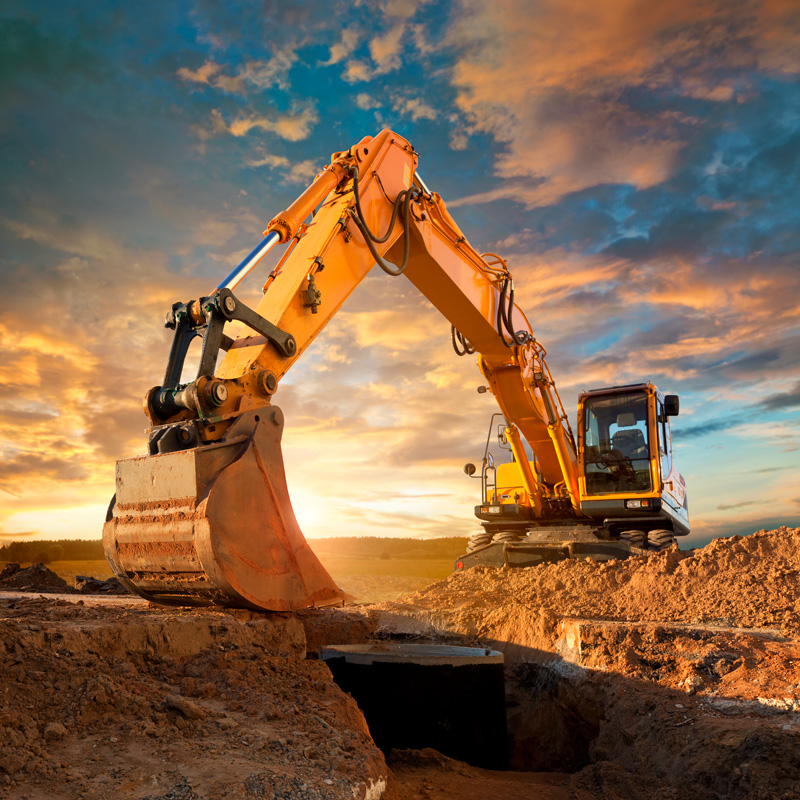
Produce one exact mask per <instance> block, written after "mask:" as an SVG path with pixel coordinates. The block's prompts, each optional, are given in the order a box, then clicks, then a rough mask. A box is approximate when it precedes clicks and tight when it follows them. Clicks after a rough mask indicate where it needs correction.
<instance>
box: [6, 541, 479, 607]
mask: <svg viewBox="0 0 800 800" xmlns="http://www.w3.org/2000/svg"><path fill="white" fill-rule="evenodd" d="M311 546H312V548H313V547H314V542H313V541H312V542H311ZM458 548H459V545H456V548H455V549H456V550H457V549H458ZM462 552H463V550H462ZM317 556H318V557H319V560H320V561H321V562H322V564H323V566H324V567H325V569H327V570H328V572H329V573H330V574H331V577H332V578H333V579H334V580H335V581H336V582H337V583H338V584H339V586H340V587H341V588H342V589H344V591H345V592H347V594H348V595H350V597H351V598H352V599H355V600H357V601H359V602H369V603H377V602H381V601H384V600H394V599H395V598H397V597H399V596H400V595H402V594H406V593H408V592H413V591H416V590H417V589H421V588H423V587H424V586H427V585H428V584H431V583H434V582H435V581H440V580H443V579H444V578H446V577H447V576H448V575H450V574H451V573H452V572H453V563H454V561H455V557H451V556H450V555H449V554H448V555H436V556H431V555H423V556H422V557H419V556H417V557H398V556H391V557H390V558H380V557H379V555H372V554H369V555H356V554H352V553H347V554H338V553H332V552H329V551H326V547H325V546H324V545H323V546H321V547H320V548H319V551H318V552H317ZM5 563H6V562H4V561H0V569H2V567H3V566H4V565H5ZM30 563H31V562H27V563H25V562H23V563H22V566H23V567H27V566H30ZM47 566H48V568H49V569H51V570H53V572H56V573H57V574H58V575H60V576H61V577H62V578H64V580H66V581H67V583H69V584H74V583H75V576H76V575H91V576H92V577H95V578H100V579H104V578H110V577H111V575H112V574H113V573H112V572H111V568H110V567H109V566H108V563H107V562H106V561H105V559H102V560H101V559H97V560H94V559H92V560H83V561H69V560H66V559H65V560H62V561H53V562H52V563H51V564H48V565H47Z"/></svg>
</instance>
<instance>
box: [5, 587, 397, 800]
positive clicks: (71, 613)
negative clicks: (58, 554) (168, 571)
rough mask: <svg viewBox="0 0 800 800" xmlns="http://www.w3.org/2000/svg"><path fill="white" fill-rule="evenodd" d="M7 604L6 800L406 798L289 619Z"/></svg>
mask: <svg viewBox="0 0 800 800" xmlns="http://www.w3.org/2000/svg"><path fill="white" fill-rule="evenodd" d="M83 603H84V601H83V600H80V599H77V600H76V601H75V602H67V601H63V600H48V599H40V598H30V599H27V598H26V599H22V600H0V698H1V699H2V703H1V704H0V798H3V800H5V798H8V799H9V800H11V798H20V797H29V798H45V797H47V798H52V799H53V800H55V799H56V798H58V799H60V798H101V797H103V798H104V797H115V796H116V797H145V796H146V797H149V798H150V800H165V799H166V798H178V797H181V798H201V797H202V798H215V800H233V798H246V799H247V798H252V799H253V800H255V798H263V799H264V800H281V799H284V800H290V799H291V800H294V798H298V797H303V798H308V799H309V800H339V798H348V800H350V799H351V798H359V799H360V800H367V798H369V800H378V798H385V800H394V798H395V795H394V790H393V789H392V788H391V787H389V789H388V790H387V782H388V781H389V780H390V773H389V771H388V769H387V768H386V765H385V762H384V759H383V756H382V755H381V753H380V752H379V751H378V750H377V748H376V747H375V745H374V744H373V742H372V739H371V738H370V736H369V732H368V730H367V727H366V724H365V722H364V718H363V716H362V714H361V712H360V711H359V710H358V708H357V706H356V705H355V702H354V701H353V700H352V699H351V698H350V697H348V696H347V695H344V694H343V693H342V692H341V691H340V690H339V689H338V687H336V685H335V684H334V683H333V681H332V679H331V677H330V673H329V672H328V670H327V668H326V667H325V666H324V665H323V664H322V663H320V662H315V661H308V660H306V659H305V653H306V648H305V635H304V632H303V628H302V625H301V624H300V622H299V621H298V620H297V619H296V618H294V617H292V616H290V615H282V614H273V615H266V614H255V613H252V612H227V611H220V610H212V609H204V610H202V611H189V610H172V611H166V610H164V609H158V608H156V607H153V606H149V605H148V604H146V603H144V602H143V601H138V602H135V603H134V602H131V603H130V604H129V606H128V607H125V606H120V605H117V606H115V607H114V608H110V607H102V606H101V605H93V606H88V605H83Z"/></svg>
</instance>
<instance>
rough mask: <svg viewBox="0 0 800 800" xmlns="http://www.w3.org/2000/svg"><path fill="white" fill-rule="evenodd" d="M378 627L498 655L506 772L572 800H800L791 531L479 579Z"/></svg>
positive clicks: (420, 595) (395, 610)
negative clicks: (558, 782) (508, 759)
mask: <svg viewBox="0 0 800 800" xmlns="http://www.w3.org/2000/svg"><path fill="white" fill-rule="evenodd" d="M371 613H372V614H373V619H374V624H375V626H376V630H377V632H378V633H379V634H382V635H384V636H389V637H392V636H398V637H406V638H407V637H412V636H417V637H422V638H426V639H435V640H438V641H440V642H446V641H450V642H454V643H455V642H459V643H471V644H482V645H484V646H491V647H493V648H495V649H499V650H501V651H502V652H503V653H504V655H505V658H506V691H507V711H508V721H509V733H510V737H511V740H512V748H511V749H512V766H513V767H514V768H515V769H517V770H529V771H534V772H548V771H566V772H571V773H573V775H572V778H571V779H570V782H569V792H570V797H571V798H574V800H623V798H624V800H651V798H653V797H659V798H662V800H678V798H682V797H687V796H691V797H694V798H698V800H699V799H700V798H702V800H718V799H720V798H725V799H726V800H732V799H733V798H735V799H736V800H772V799H773V798H781V799H782V800H797V799H798V798H800V529H797V528H779V529H777V530H773V531H759V532H757V533H755V534H753V535H752V536H748V537H745V538H742V537H738V536H737V537H732V538H730V539H721V540H715V541H714V542H712V543H711V544H709V545H708V546H707V547H705V548H703V549H702V550H697V551H695V552H682V551H680V550H679V549H678V548H677V547H674V548H673V549H672V550H669V551H666V552H662V553H659V554H656V555H653V556H650V557H647V556H640V557H633V558H630V559H627V560H624V561H612V562H608V563H606V564H599V563H596V562H593V561H563V562H560V563H555V564H547V565H542V566H538V567H529V568H524V569H504V568H494V567H474V568H472V569H470V570H467V571H465V572H458V573H455V574H453V575H452V576H450V577H449V578H448V579H446V580H445V581H442V582H439V583H436V584H433V585H432V586H429V587H427V588H425V589H423V590H421V591H419V592H416V593H414V594H411V595H406V596H404V597H402V598H401V599H399V600H398V601H397V602H395V603H382V604H380V605H378V606H374V607H373V608H372V609H371ZM403 770H404V771H406V772H407V771H408V770H407V768H406V767H404V768H403ZM531 796H532V797H535V796H536V795H531Z"/></svg>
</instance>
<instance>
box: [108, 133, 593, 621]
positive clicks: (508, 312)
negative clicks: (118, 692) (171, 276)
mask: <svg viewBox="0 0 800 800" xmlns="http://www.w3.org/2000/svg"><path fill="white" fill-rule="evenodd" d="M417 160H418V158H417V153H416V152H415V151H414V149H413V147H412V146H411V145H410V144H409V143H408V142H407V141H406V140H405V139H404V138H402V137H401V136H399V135H397V134H396V133H393V132H391V131H388V130H384V131H382V132H381V133H380V134H378V135H377V136H376V137H374V138H370V137H367V138H365V139H363V140H362V141H361V142H359V143H358V144H357V145H355V146H354V147H351V148H350V149H349V150H347V151H342V152H338V153H334V154H333V156H332V157H331V163H330V164H329V165H328V166H327V167H326V168H325V169H324V170H323V171H322V172H321V173H320V175H319V176H317V178H316V179H315V181H314V182H313V183H312V184H311V185H310V186H309V187H308V189H306V191H305V192H303V194H302V195H301V196H300V197H298V199H297V200H296V201H295V202H294V203H293V204H292V205H291V206H290V207H289V208H288V209H286V210H285V211H284V212H282V213H281V214H279V215H278V216H276V217H275V218H274V219H273V220H272V221H271V222H270V223H269V225H268V227H267V229H266V231H265V232H264V239H263V241H262V242H261V243H260V244H259V245H258V246H257V247H256V248H255V250H254V251H253V252H252V253H251V254H250V255H249V256H248V257H247V258H246V259H245V260H244V261H243V262H242V264H240V265H239V267H237V268H236V269H235V270H233V272H232V273H231V274H230V275H228V276H227V277H226V278H225V279H224V280H223V281H222V282H221V283H220V284H219V286H218V287H217V288H216V289H215V290H214V291H213V292H212V293H211V294H210V295H208V296H207V297H201V298H199V299H197V300H194V301H191V302H189V303H176V304H175V305H174V306H173V307H172V309H171V311H170V313H169V314H168V316H167V326H168V327H170V328H172V329H174V331H175V338H174V340H173V345H172V350H171V352H170V356H169V360H168V365H167V370H166V373H165V377H164V381H163V383H162V385H161V386H157V387H154V388H153V389H151V390H150V391H149V392H148V393H147V396H146V398H145V413H146V414H147V416H148V418H149V420H150V423H151V428H150V435H149V441H148V450H149V454H148V455H146V456H143V457H139V458H134V459H128V460H125V461H121V462H119V463H118V465H117V493H116V496H115V501H114V502H112V506H111V508H110V509H109V514H108V518H107V521H106V524H105V526H104V533H103V539H104V547H105V552H106V556H107V558H108V560H109V562H110V563H111V565H112V568H113V570H114V572H115V574H116V575H117V576H118V577H119V578H120V579H121V580H122V581H123V583H125V585H127V586H128V587H129V588H130V589H132V590H133V591H135V592H138V593H139V594H141V595H143V596H145V597H148V598H150V599H153V600H157V601H160V602H171V603H180V604H205V603H227V604H234V605H244V606H250V607H254V608H262V609H271V610H292V609H297V608H302V607H307V606H312V605H325V604H329V603H334V602H337V601H339V600H341V598H342V594H341V592H340V590H339V589H338V588H337V587H336V585H335V584H334V582H333V580H332V579H331V578H330V576H329V575H328V574H327V572H326V571H325V569H324V568H323V567H322V565H321V564H320V563H319V561H318V560H317V559H316V557H315V556H314V554H313V552H312V551H311V549H310V548H309V546H308V544H307V543H306V541H305V539H304V537H303V534H302V532H301V531H300V529H299V527H298V525H297V521H296V519H295V516H294V513H293V511H292V507H291V503H290V501H289V495H288V491H287V489H286V479H285V475H284V470H283V459H282V456H281V449H280V438H281V431H282V426H283V416H282V413H281V411H280V409H279V408H278V407H277V406H275V405H273V404H272V397H273V395H274V394H275V392H276V391H277V389H278V386H279V383H280V380H281V379H282V378H283V376H284V375H285V374H286V373H287V372H288V370H289V369H290V368H291V366H292V365H293V364H294V362H295V361H296V360H297V359H298V358H299V357H300V356H301V355H302V353H303V352H305V350H306V349H307V348H308V347H309V346H310V345H311V343H312V342H313V340H314V338H315V337H316V336H317V334H318V333H319V332H320V331H321V330H322V328H323V327H324V326H325V324H326V323H327V322H328V321H329V320H330V319H331V318H332V317H333V315H334V314H335V313H336V312H337V311H338V310H339V308H340V307H341V305H342V304H343V303H344V302H345V300H346V299H347V297H348V295H349V294H350V293H351V292H352V291H353V290H354V289H355V287H356V286H358V284H359V283H360V282H361V281H362V280H363V278H364V277H365V276H366V275H367V273H368V272H369V271H370V270H371V269H372V267H373V266H374V265H375V263H378V264H379V265H380V266H381V267H382V269H383V270H384V271H385V272H387V273H389V274H390V275H399V274H401V273H402V274H404V275H405V277H407V278H408V279H409V280H410V281H411V282H412V283H413V284H414V285H415V286H416V287H417V288H418V289H419V291H420V292H421V293H422V294H423V295H424V296H425V297H427V298H428V299H429V300H430V301H431V303H432V304H433V305H434V306H435V307H436V308H437V309H438V310H439V311H440V312H441V313H442V314H443V316H444V317H446V318H447V319H448V321H449V322H450V323H451V325H452V338H453V343H454V347H455V349H456V352H457V353H459V354H461V355H463V354H467V353H477V354H478V365H479V368H480V370H481V371H482V373H483V375H484V376H485V378H486V380H487V382H488V385H489V389H490V390H491V391H492V392H493V393H494V394H495V396H496V398H497V400H498V404H499V405H500V408H501V410H502V412H503V414H504V415H505V417H506V419H507V420H510V421H513V437H516V440H517V441H521V440H522V439H524V440H525V441H527V443H528V444H529V445H530V446H531V447H532V448H533V451H534V452H535V454H536V459H537V462H536V463H537V474H536V475H534V474H533V472H532V471H531V470H528V471H527V472H526V480H527V481H528V484H529V485H530V487H529V488H530V489H531V490H535V491H536V492H537V493H538V494H540V495H542V496H547V497H549V498H552V499H554V500H559V501H560V502H562V503H566V504H567V505H568V506H571V507H572V508H573V509H575V510H577V509H578V508H579V504H580V499H579V487H578V472H577V453H576V447H575V442H574V438H573V435H572V431H571V430H570V427H569V423H568V422H567V416H566V413H565V412H564V409H563V407H562V406H561V402H560V400H559V398H558V394H557V392H556V390H555V386H554V383H553V381H552V378H551V377H550V373H549V370H548V368H547V364H546V362H545V351H544V348H543V347H542V346H541V345H540V344H539V343H538V342H537V341H536V339H535V338H534V335H533V331H532V330H531V327H530V325H529V323H528V321H527V319H526V318H525V316H524V314H523V313H522V312H521V310H520V309H519V308H518V307H517V306H516V304H515V303H514V288H513V280H512V276H511V273H510V272H509V270H508V267H507V265H506V263H505V261H504V260H503V259H501V258H499V257H498V256H494V255H492V254H486V255H481V254H480V253H478V252H477V251H476V250H475V249H474V248H473V247H472V246H471V245H470V244H469V242H467V240H466V237H465V236H464V234H463V233H462V231H461V230H460V229H459V227H458V225H457V224H456V222H455V221H454V220H453V218H452V217H451V216H450V214H449V212H448V211H447V208H446V206H445V204H444V201H443V200H442V199H441V197H440V196H439V195H438V194H436V193H431V192H430V191H429V190H428V189H427V187H425V184H424V183H423V182H422V181H421V179H420V178H419V176H418V175H417ZM277 244H283V245H287V250H286V253H285V255H284V257H283V258H282V259H281V260H280V262H279V263H278V265H277V266H276V267H275V269H274V270H273V271H272V272H271V273H270V275H269V276H268V277H267V281H266V284H265V286H264V296H263V298H262V300H261V301H260V303H259V304H258V305H257V306H256V307H255V308H253V309H250V308H248V307H247V306H246V305H244V304H243V303H242V302H241V301H240V300H239V299H238V298H237V297H236V295H235V294H234V292H233V290H234V289H235V288H236V286H237V285H238V283H239V282H240V281H241V280H242V278H243V277H244V276H245V275H246V274H247V273H248V272H249V271H250V270H251V269H252V268H253V267H254V266H255V265H256V264H257V263H258V262H259V261H260V260H261V259H262V258H263V257H264V255H265V254H266V253H267V252H268V251H269V250H270V249H272V248H273V247H274V246H276V245H277ZM229 324H232V325H234V326H237V327H238V330H235V331H231V330H230V329H229V328H226V325H229ZM229 332H230V333H235V336H234V335H229ZM198 337H199V338H201V339H202V352H201V357H200V367H199V369H198V373H197V377H196V378H195V379H194V380H193V381H191V382H189V383H188V384H185V383H181V373H182V371H183V368H184V362H185V359H186V355H187V351H188V348H189V345H190V344H191V342H192V341H193V340H194V339H195V338H198ZM222 351H224V353H225V355H224V357H223V358H222V360H221V361H220V362H219V365H218V366H217V363H218V360H219V359H218V357H219V355H220V353H221V352H222ZM513 437H512V438H513ZM518 446H519V447H522V445H518ZM534 483H535V484H536V486H534V485H533V484H534Z"/></svg>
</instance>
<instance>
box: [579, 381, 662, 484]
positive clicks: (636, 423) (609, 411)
mask: <svg viewBox="0 0 800 800" xmlns="http://www.w3.org/2000/svg"><path fill="white" fill-rule="evenodd" d="M583 435H584V468H585V473H584V474H585V477H586V491H587V494H614V493H616V492H620V493H621V492H641V491H650V490H651V489H652V487H653V484H652V480H651V476H650V437H649V432H648V426H647V394H646V393H645V392H631V393H628V394H615V395H611V396H606V397H590V398H587V399H586V400H585V401H584V413H583Z"/></svg>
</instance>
